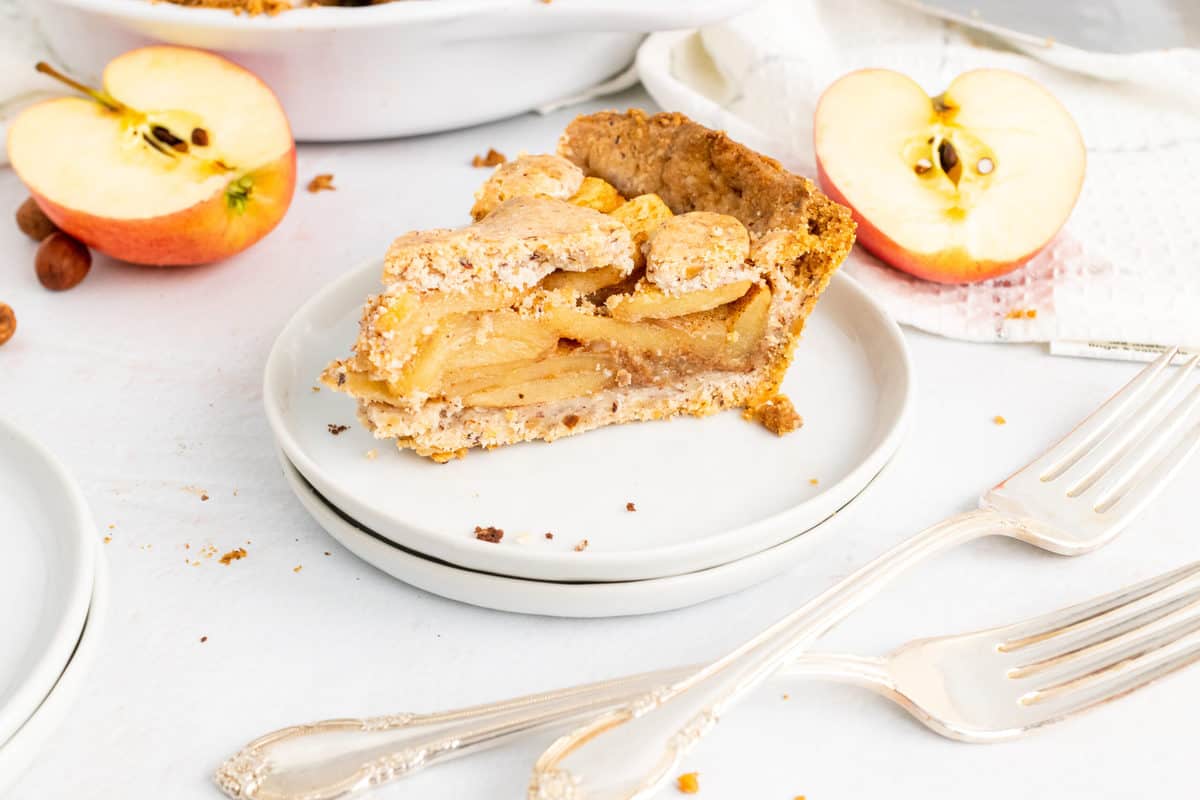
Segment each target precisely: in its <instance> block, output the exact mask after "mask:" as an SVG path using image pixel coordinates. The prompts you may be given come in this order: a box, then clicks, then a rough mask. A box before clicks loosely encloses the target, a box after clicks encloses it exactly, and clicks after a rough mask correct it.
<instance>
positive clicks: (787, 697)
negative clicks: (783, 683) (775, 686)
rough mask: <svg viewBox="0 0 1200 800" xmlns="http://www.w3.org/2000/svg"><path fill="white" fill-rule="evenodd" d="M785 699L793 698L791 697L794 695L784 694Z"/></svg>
mask: <svg viewBox="0 0 1200 800" xmlns="http://www.w3.org/2000/svg"><path fill="white" fill-rule="evenodd" d="M783 699H784V700H791V699H792V696H791V695H790V694H785V695H784V696H783Z"/></svg>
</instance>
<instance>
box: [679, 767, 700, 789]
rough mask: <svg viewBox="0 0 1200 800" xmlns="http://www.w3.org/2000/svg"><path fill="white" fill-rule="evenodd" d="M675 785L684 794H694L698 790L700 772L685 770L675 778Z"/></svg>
mask: <svg viewBox="0 0 1200 800" xmlns="http://www.w3.org/2000/svg"><path fill="white" fill-rule="evenodd" d="M675 786H676V788H678V789H679V791H681V792H683V793H684V794H696V793H697V792H699V791H700V773H699V772H685V773H683V774H682V775H680V776H679V777H678V778H676V779H675Z"/></svg>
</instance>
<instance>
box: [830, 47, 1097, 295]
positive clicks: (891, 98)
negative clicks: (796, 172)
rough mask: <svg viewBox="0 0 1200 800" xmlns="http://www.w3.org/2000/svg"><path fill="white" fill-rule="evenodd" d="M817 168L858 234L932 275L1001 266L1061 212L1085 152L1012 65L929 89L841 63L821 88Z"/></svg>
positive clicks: (957, 275)
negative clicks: (836, 75)
mask: <svg viewBox="0 0 1200 800" xmlns="http://www.w3.org/2000/svg"><path fill="white" fill-rule="evenodd" d="M814 144H815V148H816V156H817V166H818V175H819V178H820V181H821V184H822V185H823V187H824V188H825V191H826V192H827V193H828V194H829V195H830V197H832V198H833V199H834V200H837V201H838V202H840V203H843V204H844V205H847V206H849V207H850V209H851V210H852V211H853V213H854V218H855V221H856V222H857V223H858V241H859V242H860V243H861V244H862V245H863V246H864V247H866V248H867V250H869V251H870V252H872V253H874V254H875V255H876V256H878V257H879V258H880V259H882V260H883V261H884V262H886V263H888V264H890V265H891V266H893V267H896V268H897V269H901V270H903V271H905V272H908V273H911V274H913V275H916V276H918V277H921V278H925V279H927V280H931V281H938V282H941V283H964V282H969V281H977V280H983V279H985V278H992V277H995V276H997V275H1002V274H1004V273H1006V272H1010V271H1012V270H1014V269H1016V268H1017V267H1019V266H1020V265H1022V264H1024V263H1025V262H1026V261H1028V260H1029V259H1030V258H1032V257H1033V256H1034V255H1036V254H1037V252H1038V251H1039V250H1041V249H1042V248H1043V247H1044V246H1045V245H1046V244H1047V243H1049V241H1050V240H1051V239H1052V238H1053V237H1054V235H1055V234H1056V233H1057V232H1058V230H1059V229H1060V228H1061V227H1062V226H1063V224H1064V223H1065V222H1066V220H1067V217H1068V216H1070V214H1071V209H1072V208H1073V207H1074V206H1075V201H1076V199H1078V197H1079V192H1080V189H1081V188H1082V186H1083V176H1084V169H1085V165H1086V162H1087V155H1086V151H1085V149H1084V144H1083V137H1082V136H1081V135H1080V133H1079V128H1078V126H1077V125H1076V124H1075V121H1074V120H1073V119H1072V118H1071V115H1070V114H1069V113H1068V112H1067V110H1066V109H1065V108H1064V107H1063V106H1062V104H1061V103H1059V102H1058V100H1057V99H1055V97H1054V96H1053V95H1051V94H1050V93H1049V92H1048V91H1046V89H1044V88H1043V87H1042V86H1041V85H1040V84H1038V83H1037V82H1035V81H1033V80H1031V79H1029V78H1026V77H1025V76H1023V75H1019V74H1017V73H1015V72H1009V71H1006V70H998V69H981V70H975V71H972V72H966V73H963V74H962V75H959V76H958V77H957V78H955V79H954V81H953V82H951V84H950V85H949V87H947V89H946V91H945V92H943V93H942V94H940V95H938V96H937V97H930V96H929V95H928V94H926V92H925V91H924V90H923V89H922V88H921V87H920V85H918V84H917V83H916V81H914V80H912V79H911V78H909V77H908V76H906V75H903V74H901V73H899V72H893V71H891V70H885V69H867V70H861V71H858V72H852V73H850V74H849V75H846V76H844V77H842V78H840V79H838V80H837V81H835V82H834V83H833V84H832V85H831V86H830V87H829V88H828V89H826V90H825V93H824V94H823V95H822V96H821V99H820V101H819V102H818V104H817V110H816V118H815V120H814Z"/></svg>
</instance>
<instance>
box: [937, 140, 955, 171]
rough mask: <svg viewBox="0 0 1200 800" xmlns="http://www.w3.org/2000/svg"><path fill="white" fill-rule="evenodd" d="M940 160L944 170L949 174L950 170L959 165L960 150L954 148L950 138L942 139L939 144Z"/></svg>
mask: <svg viewBox="0 0 1200 800" xmlns="http://www.w3.org/2000/svg"><path fill="white" fill-rule="evenodd" d="M938 162H939V163H941V165H942V172H945V173H946V174H947V175H949V174H950V170H952V169H954V168H955V167H956V166H958V151H957V150H955V149H954V145H952V144H950V140H949V139H942V141H941V143H940V144H939V145H938Z"/></svg>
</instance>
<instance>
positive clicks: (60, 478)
mask: <svg viewBox="0 0 1200 800" xmlns="http://www.w3.org/2000/svg"><path fill="white" fill-rule="evenodd" d="M94 537H95V526H94V525H93V524H92V520H91V514H90V513H89V512H88V507H87V503H86V502H85V501H84V499H83V495H82V494H81V493H80V491H79V488H78V487H77V486H76V485H75V482H74V481H73V480H72V479H71V477H70V476H69V475H68V474H67V472H66V470H64V469H63V467H62V465H61V464H59V462H58V460H57V459H55V458H54V456H52V455H51V454H50V453H49V452H48V451H46V450H45V449H44V448H43V447H42V446H41V445H39V444H37V443H36V442H34V441H33V440H32V439H31V438H29V437H28V436H26V435H25V434H23V433H21V432H20V431H18V430H17V429H16V428H15V427H14V426H13V425H12V424H11V423H8V422H5V421H4V420H0V541H3V543H4V551H3V553H2V554H0V611H2V613H0V743H3V742H5V741H7V740H8V738H9V737H10V736H11V735H12V734H13V732H14V731H15V730H17V729H18V728H19V727H21V725H22V724H24V722H25V721H26V720H27V719H29V715H30V714H32V713H33V710H34V709H35V708H37V707H38V704H39V703H41V702H42V701H43V700H44V699H45V698H46V695H47V694H48V693H49V691H50V688H51V687H52V686H53V685H54V682H55V681H56V680H58V676H59V675H61V674H62V671H63V667H64V666H66V664H67V661H68V660H69V659H70V657H71V651H72V650H74V649H75V645H76V643H77V642H78V641H79V634H80V632H81V631H82V630H83V621H84V618H85V617H86V616H87V610H88V604H89V602H90V601H91V596H92V584H93V582H94V576H95V571H96V567H95V558H96V549H95V544H94V541H93V540H94Z"/></svg>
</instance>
